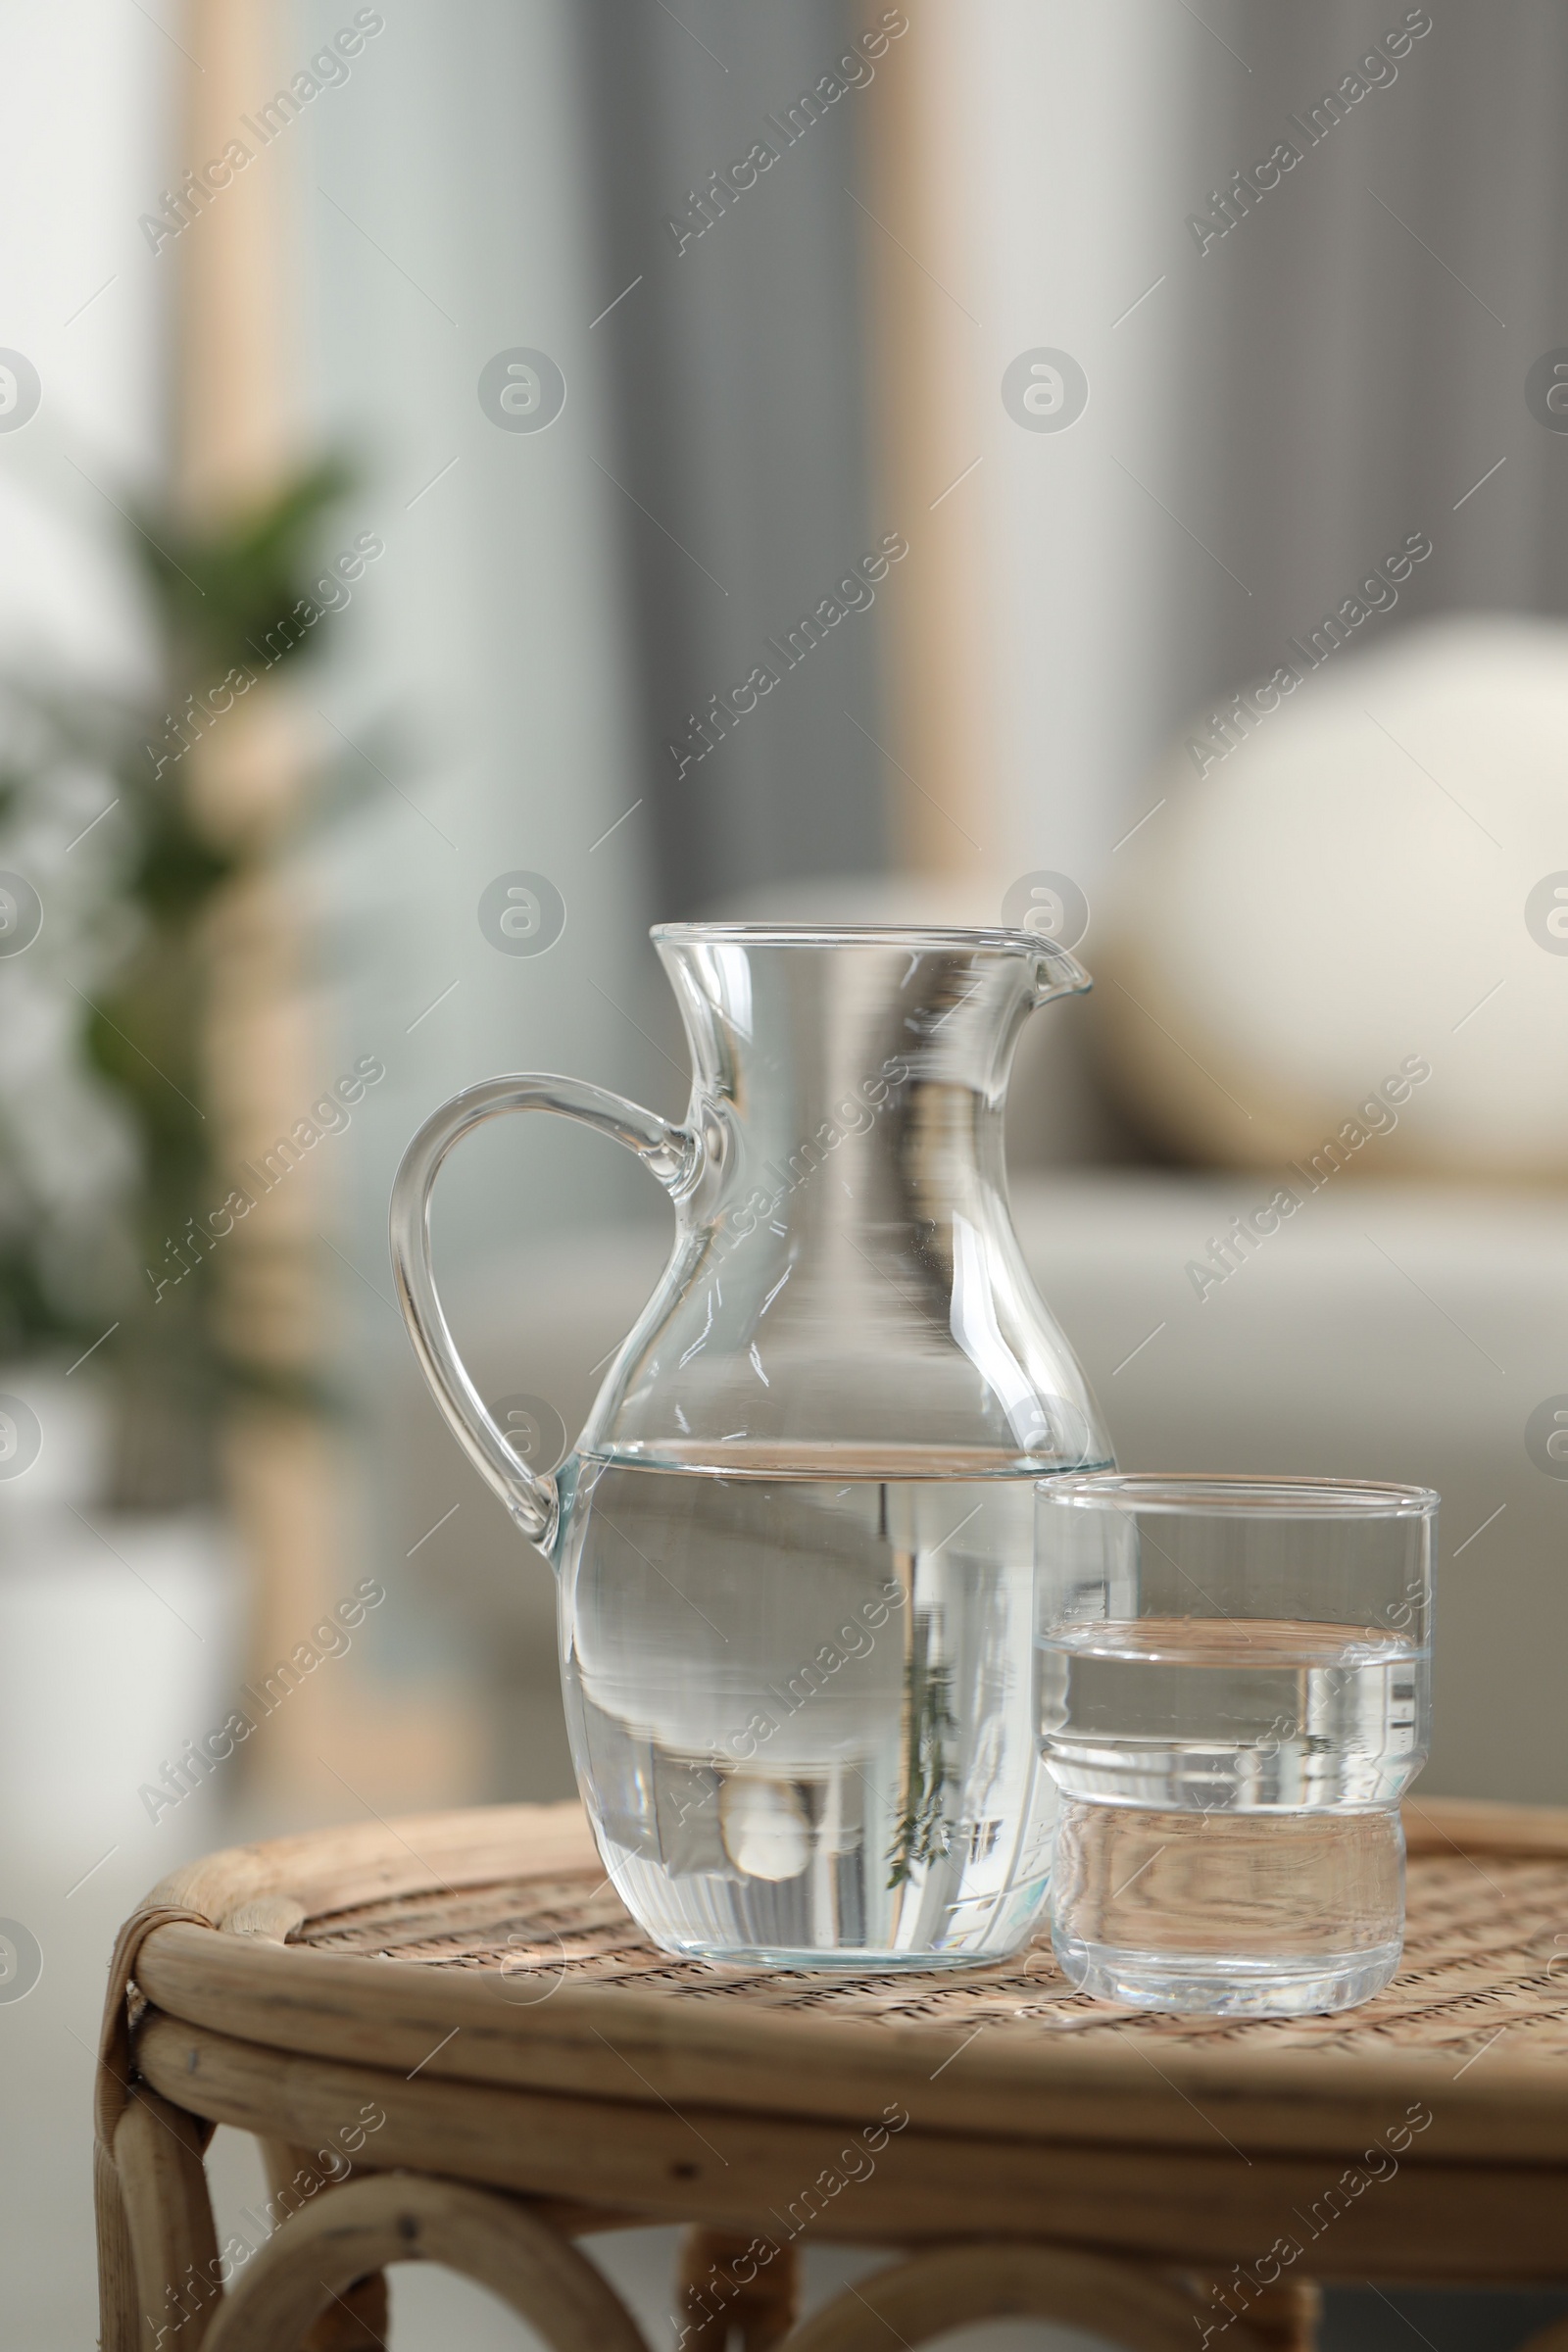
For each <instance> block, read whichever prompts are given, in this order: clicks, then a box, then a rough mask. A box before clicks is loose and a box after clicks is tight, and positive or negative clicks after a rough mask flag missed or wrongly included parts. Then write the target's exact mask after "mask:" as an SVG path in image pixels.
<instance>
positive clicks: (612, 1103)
mask: <svg viewBox="0 0 1568 2352" xmlns="http://www.w3.org/2000/svg"><path fill="white" fill-rule="evenodd" d="M653 936H654V940H655V943H656V945H657V947H658V951H659V955H660V957H661V959H662V963H663V967H664V970H665V972H666V974H667V976H668V978H669V980H670V982H671V984H672V986H673V988H674V990H675V994H676V997H677V999H678V1002H679V1005H680V1010H681V1014H682V1018H683V1021H684V1025H685V1029H686V1035H687V1041H688V1044H689V1048H690V1053H691V1059H692V1071H693V1077H692V1093H691V1102H690V1105H689V1108H688V1111H687V1115H686V1117H685V1120H684V1121H683V1122H682V1123H680V1124H678V1125H677V1124H675V1123H674V1122H672V1121H669V1120H666V1119H663V1118H661V1117H659V1116H657V1115H656V1114H655V1113H654V1112H652V1111H648V1110H644V1109H641V1108H639V1107H638V1106H637V1105H636V1104H635V1103H628V1102H625V1101H624V1100H622V1099H621V1098H620V1097H618V1096H615V1095H611V1094H607V1093H605V1092H604V1091H603V1090H602V1089H600V1088H598V1087H595V1086H589V1085H586V1084H584V1083H582V1082H580V1081H578V1080H574V1079H568V1078H558V1077H550V1076H526V1077H506V1078H496V1079H492V1080H490V1081H488V1082H487V1083H486V1084H484V1085H480V1086H474V1087H470V1088H469V1089H467V1091H466V1093H464V1094H461V1095H459V1096H457V1097H456V1098H455V1099H454V1100H453V1101H452V1102H451V1103H448V1104H447V1105H446V1106H445V1107H444V1108H443V1109H441V1110H439V1111H437V1112H436V1113H435V1114H434V1116H433V1117H432V1118H430V1119H429V1120H428V1121H427V1122H426V1123H425V1125H424V1127H423V1128H422V1129H421V1130H420V1132H419V1134H418V1135H417V1137H416V1139H415V1141H414V1143H413V1144H412V1145H411V1146H410V1148H409V1151H408V1152H407V1154H406V1156H405V1159H404V1162H403V1166H402V1168H401V1169H400V1171H399V1175H398V1180H397V1185H396V1188H395V1190H394V1196H393V1214H392V1246H393V1257H394V1262H395V1265H396V1269H397V1279H398V1286H399V1295H400V1297H401V1299H402V1301H403V1306H404V1311H405V1313H406V1315H407V1318H408V1322H409V1327H410V1330H411V1332H412V1334H413V1338H414V1343H415V1347H416V1348H417V1351H418V1354H419V1358H420V1361H421V1363H422V1365H423V1368H424V1371H425V1374H426V1376H427V1378H428V1379H429V1382H430V1385H431V1387H432V1389H433V1390H434V1393H435V1396H436V1398H437V1400H438V1402H439V1404H440V1406H441V1408H442V1410H443V1412H444V1413H445V1415H446V1417H447V1419H448V1421H449V1422H450V1424H451V1426H452V1429H453V1431H454V1433H455V1434H456V1436H457V1438H458V1440H459V1442H460V1444H461V1445H462V1446H464V1447H465V1449H466V1452H467V1453H468V1455H469V1457H470V1459H471V1460H472V1461H473V1462H474V1464H475V1465H476V1467H477V1468H478V1469H479V1470H480V1471H481V1472H482V1473H483V1475H484V1476H485V1477H486V1479H487V1480H488V1481H489V1483H490V1484H491V1486H492V1487H493V1488H494V1489H495V1490H496V1492H497V1493H498V1494H499V1495H501V1497H502V1498H503V1500H504V1501H505V1502H506V1504H507V1506H508V1508H509V1509H510V1510H511V1512H512V1514H513V1517H514V1518H515V1521H516V1523H517V1525H518V1527H519V1528H520V1529H521V1531H522V1533H523V1534H524V1535H525V1536H526V1537H527V1538H528V1539H529V1540H530V1542H531V1543H533V1544H536V1545H537V1546H538V1548H539V1549H540V1550H541V1551H543V1552H544V1554H545V1555H546V1557H547V1558H548V1559H549V1560H550V1561H551V1563H552V1565H553V1566H554V1568H555V1569H556V1572H557V1576H558V1579H559V1588H560V1617H559V1623H560V1651H561V1668H562V1680H563V1686H564V1694H565V1704H566V1712H567V1718H568V1723H569V1728H570V1735H571V1744H572V1751H573V1756H574V1759H575V1763H576V1770H577V1777H578V1783H579V1786H580V1788H581V1791H582V1797H583V1802H584V1805H585V1806H586V1808H587V1811H588V1815H589V1819H590V1821H591V1822H592V1824H593V1829H594V1834H595V1836H596V1838H597V1839H598V1842H599V1848H600V1851H601V1853H602V1855H603V1857H604V1862H605V1868H606V1870H607V1871H608V1872H609V1874H610V1876H611V1878H612V1880H613V1883H614V1885H615V1887H616V1888H617V1889H618V1891H619V1893H620V1895H621V1897H622V1898H623V1900H624V1901H625V1903H626V1906H627V1908H628V1910H630V1911H631V1912H632V1914H633V1915H634V1917H635V1918H636V1919H637V1920H638V1921H639V1922H640V1923H641V1924H642V1926H643V1927H644V1928H645V1929H646V1931H647V1932H648V1934H649V1935H650V1936H652V1937H653V1938H654V1939H655V1940H656V1941H657V1942H658V1943H659V1944H660V1945H661V1946H662V1947H663V1948H664V1949H665V1950H668V1951H671V1952H678V1953H681V1954H683V1955H686V1956H688V1957H698V1958H702V1959H706V1960H710V1961H725V1962H739V1963H744V1964H749V1965H760V1966H775V1967H785V1968H809V1969H843V1970H852V1971H857V1972H860V1973H871V1972H880V1971H884V1970H894V1969H900V1968H933V1967H940V1966H943V1965H960V1964H963V1963H973V1962H975V1961H978V1960H982V1959H988V1958H996V1957H999V1956H1001V1955H1002V1954H1004V1953H1005V1952H1007V1951H1010V1950H1013V1949H1015V1948H1016V1947H1017V1946H1018V1945H1019V1944H1020V1943H1021V1942H1022V1941H1024V1940H1025V1939H1026V1938H1027V1936H1028V1935H1029V1933H1030V1931H1031V1929H1032V1928H1033V1927H1034V1926H1035V1925H1036V1923H1037V1922H1038V1920H1039V1918H1040V1916H1041V1913H1042V1911H1043V1907H1044V1901H1045V1894H1046V1888H1047V1881H1048V1874H1049V1869H1050V1859H1051V1838H1052V1830H1053V1824H1054V1814H1055V1801H1056V1800H1055V1793H1054V1784H1053V1783H1052V1781H1051V1779H1050V1777H1049V1775H1048V1773H1047V1772H1046V1770H1045V1768H1044V1766H1043V1765H1042V1763H1041V1761H1040V1759H1039V1756H1038V1753H1037V1745H1036V1740H1035V1724H1034V1691H1033V1678H1032V1642H1033V1578H1034V1570H1033V1551H1034V1537H1033V1498H1034V1482H1035V1481H1036V1480H1037V1479H1039V1478H1041V1477H1043V1476H1050V1475H1051V1474H1053V1473H1056V1472H1066V1471H1072V1470H1082V1469H1093V1468H1100V1467H1104V1466H1107V1465H1108V1464H1109V1463H1110V1461H1111V1454H1110V1448H1109V1446H1108V1445H1107V1444H1106V1442H1105V1439H1104V1437H1103V1432H1102V1428H1101V1423H1100V1418H1099V1413H1098V1410H1097V1408H1096V1405H1095V1402H1094V1399H1093V1397H1092V1396H1091V1395H1090V1392H1089V1390H1088V1387H1087V1385H1086V1383H1085V1381H1084V1378H1083V1375H1082V1373H1081V1372H1080V1370H1079V1368H1078V1366H1077V1364H1076V1362H1075V1361H1074V1358H1073V1355H1072V1352H1071V1350H1070V1348H1068V1346H1067V1344H1066V1342H1065V1340H1064V1339H1063V1337H1062V1335H1061V1333H1060V1331H1059V1330H1058V1329H1057V1327H1056V1325H1055V1324H1054V1322H1053V1320H1052V1318H1051V1316H1050V1315H1049V1313H1048V1312H1047V1310H1046V1308H1045V1306H1044V1305H1043V1304H1042V1302H1041V1300H1040V1299H1039V1297H1038V1295H1037V1294H1036V1292H1035V1289H1034V1286H1033V1284H1032V1282H1031V1280H1030V1277H1029V1274H1028V1271H1027V1269H1026V1267H1025V1265H1024V1262H1023V1258H1022V1254H1021V1252H1020V1250H1019V1247H1018V1243H1017V1239H1016V1236H1015V1235H1014V1233H1013V1230H1012V1225H1011V1221H1010V1217H1009V1213H1008V1207H1007V1193H1006V1177H1005V1162H1004V1146H1003V1114H1004V1106H1005V1094H1006V1086H1007V1076H1008V1069H1009V1065H1010V1062H1011V1059H1012V1054H1013V1048H1014V1045H1015V1043H1016V1041H1017V1037H1018V1033H1019V1030H1020V1028H1021V1027H1022V1025H1023V1022H1024V1020H1025V1018H1026V1016H1027V1015H1028V1014H1029V1013H1030V1012H1031V1011H1032V1010H1033V1009H1034V1008H1035V1007H1036V1006H1038V1005H1044V1004H1045V1003H1047V1002H1048V1001H1049V1000H1051V999H1052V998H1054V997H1057V996H1061V995H1064V994H1067V993H1069V992H1071V991H1075V990H1079V989H1083V988H1085V987H1087V986H1088V981H1087V978H1086V975H1085V974H1084V973H1083V971H1082V970H1081V969H1080V967H1079V966H1078V965H1077V964H1076V963H1075V962H1074V961H1073V959H1072V957H1071V956H1068V955H1066V954H1065V953H1063V952H1062V951H1061V950H1059V949H1057V948H1055V947H1054V946H1053V945H1052V944H1051V943H1050V942H1049V941H1047V940H1044V939H1041V938H1039V937H1037V936H1035V935H1034V934H1032V933H1028V932H1021V931H1003V930H994V931H956V930H927V929H914V928H910V929H895V928H871V927H834V928H826V927H791V928H773V927H767V926H761V925H752V924H734V923H670V924H664V925H662V926H660V927H659V928H658V929H656V930H655V932H654V935H653ZM503 1110H555V1111H559V1112H561V1113H563V1114H564V1115H565V1116H566V1117H568V1118H573V1119H577V1120H580V1121H582V1122H583V1123H585V1124H586V1125H588V1126H590V1127H594V1128H597V1129H599V1130H600V1131H601V1132H603V1133H605V1134H607V1135H611V1136H613V1137H614V1138H615V1140H616V1141H617V1142H619V1143H621V1144H624V1145H625V1146H626V1147H627V1148H628V1150H630V1151H632V1152H635V1153H636V1154H637V1156H638V1157H639V1158H640V1159H641V1160H642V1162H643V1164H644V1165H645V1166H646V1167H647V1168H648V1169H649V1171H650V1172H651V1173H652V1174H653V1175H654V1176H655V1177H657V1178H658V1179H659V1181H660V1182H661V1183H662V1185H663V1187H664V1188H665V1190H666V1191H667V1193H668V1194H669V1196H670V1199H671V1201H673V1203H674V1208H675V1237H674V1247H673V1250H672V1252H671V1256H670V1259H669V1264H668V1266H667V1268H666V1270H665V1273H664V1275H663V1278H662V1281H661V1283H660V1285H659V1287H658V1289H657V1290H656V1292H655V1294H654V1296H653V1298H652V1299H651V1300H650V1301H649V1303H648V1305H647V1307H646V1308H645V1310H644V1312H643V1314H642V1316H641V1318H640V1320H639V1321H638V1323H637V1325H636V1327H635V1329H634V1330H633V1331H632V1333H631V1335H630V1337H629V1338H628V1339H627V1340H626V1341H625V1343H624V1344H623V1346H622V1347H621V1348H620V1350H619V1353H618V1354H617V1356H616V1357H615V1360H614V1362H613V1365H612V1367H611V1369H610V1372H609V1374H608V1376H607V1377H606V1380H605V1383H604V1386H603V1388H602V1389H601V1391H600V1394H599V1397H598V1399H597V1401H596V1403H595V1405H594V1407H593V1410H592V1412H591V1413H590V1415H589V1418H588V1422H587V1425H586V1427H585V1428H584V1430H583V1432H582V1434H581V1436H580V1438H579V1439H578V1441H577V1444H576V1446H575V1447H574V1448H573V1450H572V1451H571V1452H570V1453H569V1454H568V1455H567V1457H566V1459H565V1461H564V1463H563V1464H562V1466H561V1468H560V1470H559V1471H558V1472H557V1473H556V1475H555V1476H554V1477H553V1478H550V1477H539V1476H536V1475H534V1474H533V1473H532V1472H531V1471H530V1470H529V1469H528V1468H527V1466H526V1465H525V1464H524V1463H523V1462H522V1461H520V1460H519V1458H518V1454H517V1452H516V1450H515V1447H514V1446H513V1445H512V1444H510V1443H509V1441H508V1438H507V1436H506V1435H505V1433H504V1432H503V1431H502V1430H501V1429H500V1428H499V1427H498V1426H497V1425H496V1423H495V1421H494V1420H493V1418H492V1417H491V1415H490V1414H489V1412H488V1411H487V1410H486V1408H485V1406H484V1404H483V1403H482V1401H481V1400H480V1397H479V1396H478V1394H477V1391H476V1390H475V1388H474V1386H473V1384H472V1382H471V1380H470V1379H469V1378H468V1375H467V1374H466V1371H465V1369H464V1366H463V1364H462V1362H461V1360H460V1358H459V1356H458V1354H457V1351H456V1348H455V1347H454V1345H453V1341H452V1337H451V1333H450V1331H449V1330H448V1327H447V1324H446V1320H445V1318H444V1316H443V1313H442V1310H441V1306H440V1302H439V1299H438V1297H437V1293H436V1288H435V1282H434V1277H433V1274H432V1271H431V1264H430V1244H429V1201H430V1191H431V1186H432V1185H433V1183H434V1180H435V1176H436V1173H437V1171H438V1169H439V1168H440V1165H441V1163H442V1161H443V1159H444V1158H445V1156H446V1154H447V1152H449V1151H450V1150H451V1149H452V1147H453V1146H454V1145H455V1144H456V1143H457V1142H458V1141H459V1140H460V1139H461V1138H462V1137H463V1136H465V1135H466V1134H467V1133H468V1132H469V1131H470V1129H472V1128H474V1127H476V1126H477V1125H479V1124H480V1123H481V1122H482V1121H483V1120H485V1119H488V1118H490V1117H492V1116H494V1115H495V1114H496V1113H498V1112H500V1111H503Z"/></svg>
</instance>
